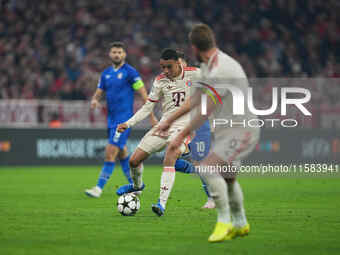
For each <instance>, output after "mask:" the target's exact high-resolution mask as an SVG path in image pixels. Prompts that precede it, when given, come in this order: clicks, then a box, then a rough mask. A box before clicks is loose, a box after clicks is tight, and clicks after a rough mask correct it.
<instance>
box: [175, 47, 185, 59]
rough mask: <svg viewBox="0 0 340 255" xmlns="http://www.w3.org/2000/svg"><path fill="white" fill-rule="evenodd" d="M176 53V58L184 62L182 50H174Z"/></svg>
mask: <svg viewBox="0 0 340 255" xmlns="http://www.w3.org/2000/svg"><path fill="white" fill-rule="evenodd" d="M176 53H177V56H178V58H181V59H184V60H185V54H184V52H183V51H182V50H180V49H176Z"/></svg>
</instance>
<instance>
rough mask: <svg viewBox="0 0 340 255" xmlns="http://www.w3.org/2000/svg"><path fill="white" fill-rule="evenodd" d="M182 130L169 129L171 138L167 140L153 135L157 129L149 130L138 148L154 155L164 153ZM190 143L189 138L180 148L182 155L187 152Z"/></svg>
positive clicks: (179, 128) (176, 128) (177, 128)
mask: <svg viewBox="0 0 340 255" xmlns="http://www.w3.org/2000/svg"><path fill="white" fill-rule="evenodd" d="M181 130H182V127H171V128H170V129H169V136H168V137H167V138H163V137H159V136H155V135H153V132H154V131H155V127H154V128H152V129H151V130H149V132H147V133H146V134H145V136H144V137H143V138H142V140H141V142H140V143H139V145H138V148H140V149H142V150H143V151H145V152H147V153H149V154H153V153H155V152H159V151H162V150H163V149H164V148H165V147H166V146H167V145H168V144H169V143H170V141H172V140H173V139H174V138H175V137H176V136H177V134H178V133H179V132H180V131H181ZM189 143H190V136H188V137H187V138H186V139H185V140H184V141H183V143H182V145H181V146H180V148H179V149H180V151H181V153H184V152H185V151H186V148H187V146H188V144H189Z"/></svg>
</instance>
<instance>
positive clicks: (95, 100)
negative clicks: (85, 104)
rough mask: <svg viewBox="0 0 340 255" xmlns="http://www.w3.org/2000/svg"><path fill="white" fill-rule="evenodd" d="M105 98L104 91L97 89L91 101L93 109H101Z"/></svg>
mask: <svg viewBox="0 0 340 255" xmlns="http://www.w3.org/2000/svg"><path fill="white" fill-rule="evenodd" d="M102 96H103V90H102V89H100V88H97V89H96V92H95V93H94V95H93V97H92V99H91V109H95V108H97V107H100V103H99V101H100V99H101V98H102Z"/></svg>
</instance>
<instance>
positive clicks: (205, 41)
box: [189, 23, 216, 51]
mask: <svg viewBox="0 0 340 255" xmlns="http://www.w3.org/2000/svg"><path fill="white" fill-rule="evenodd" d="M189 40H190V42H191V44H192V45H194V46H195V47H197V49H198V50H200V51H207V50H210V49H211V48H214V47H216V40H215V35H214V32H213V31H212V29H211V28H210V27H209V26H208V25H206V24H202V23H200V24H196V25H194V26H193V28H192V29H191V32H190V33H189Z"/></svg>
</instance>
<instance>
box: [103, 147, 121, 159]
mask: <svg viewBox="0 0 340 255" xmlns="http://www.w3.org/2000/svg"><path fill="white" fill-rule="evenodd" d="M118 151H119V149H118V148H117V147H115V146H113V145H111V144H108V145H107V146H106V148H105V161H112V162H114V161H115V160H116V157H117V154H118Z"/></svg>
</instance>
